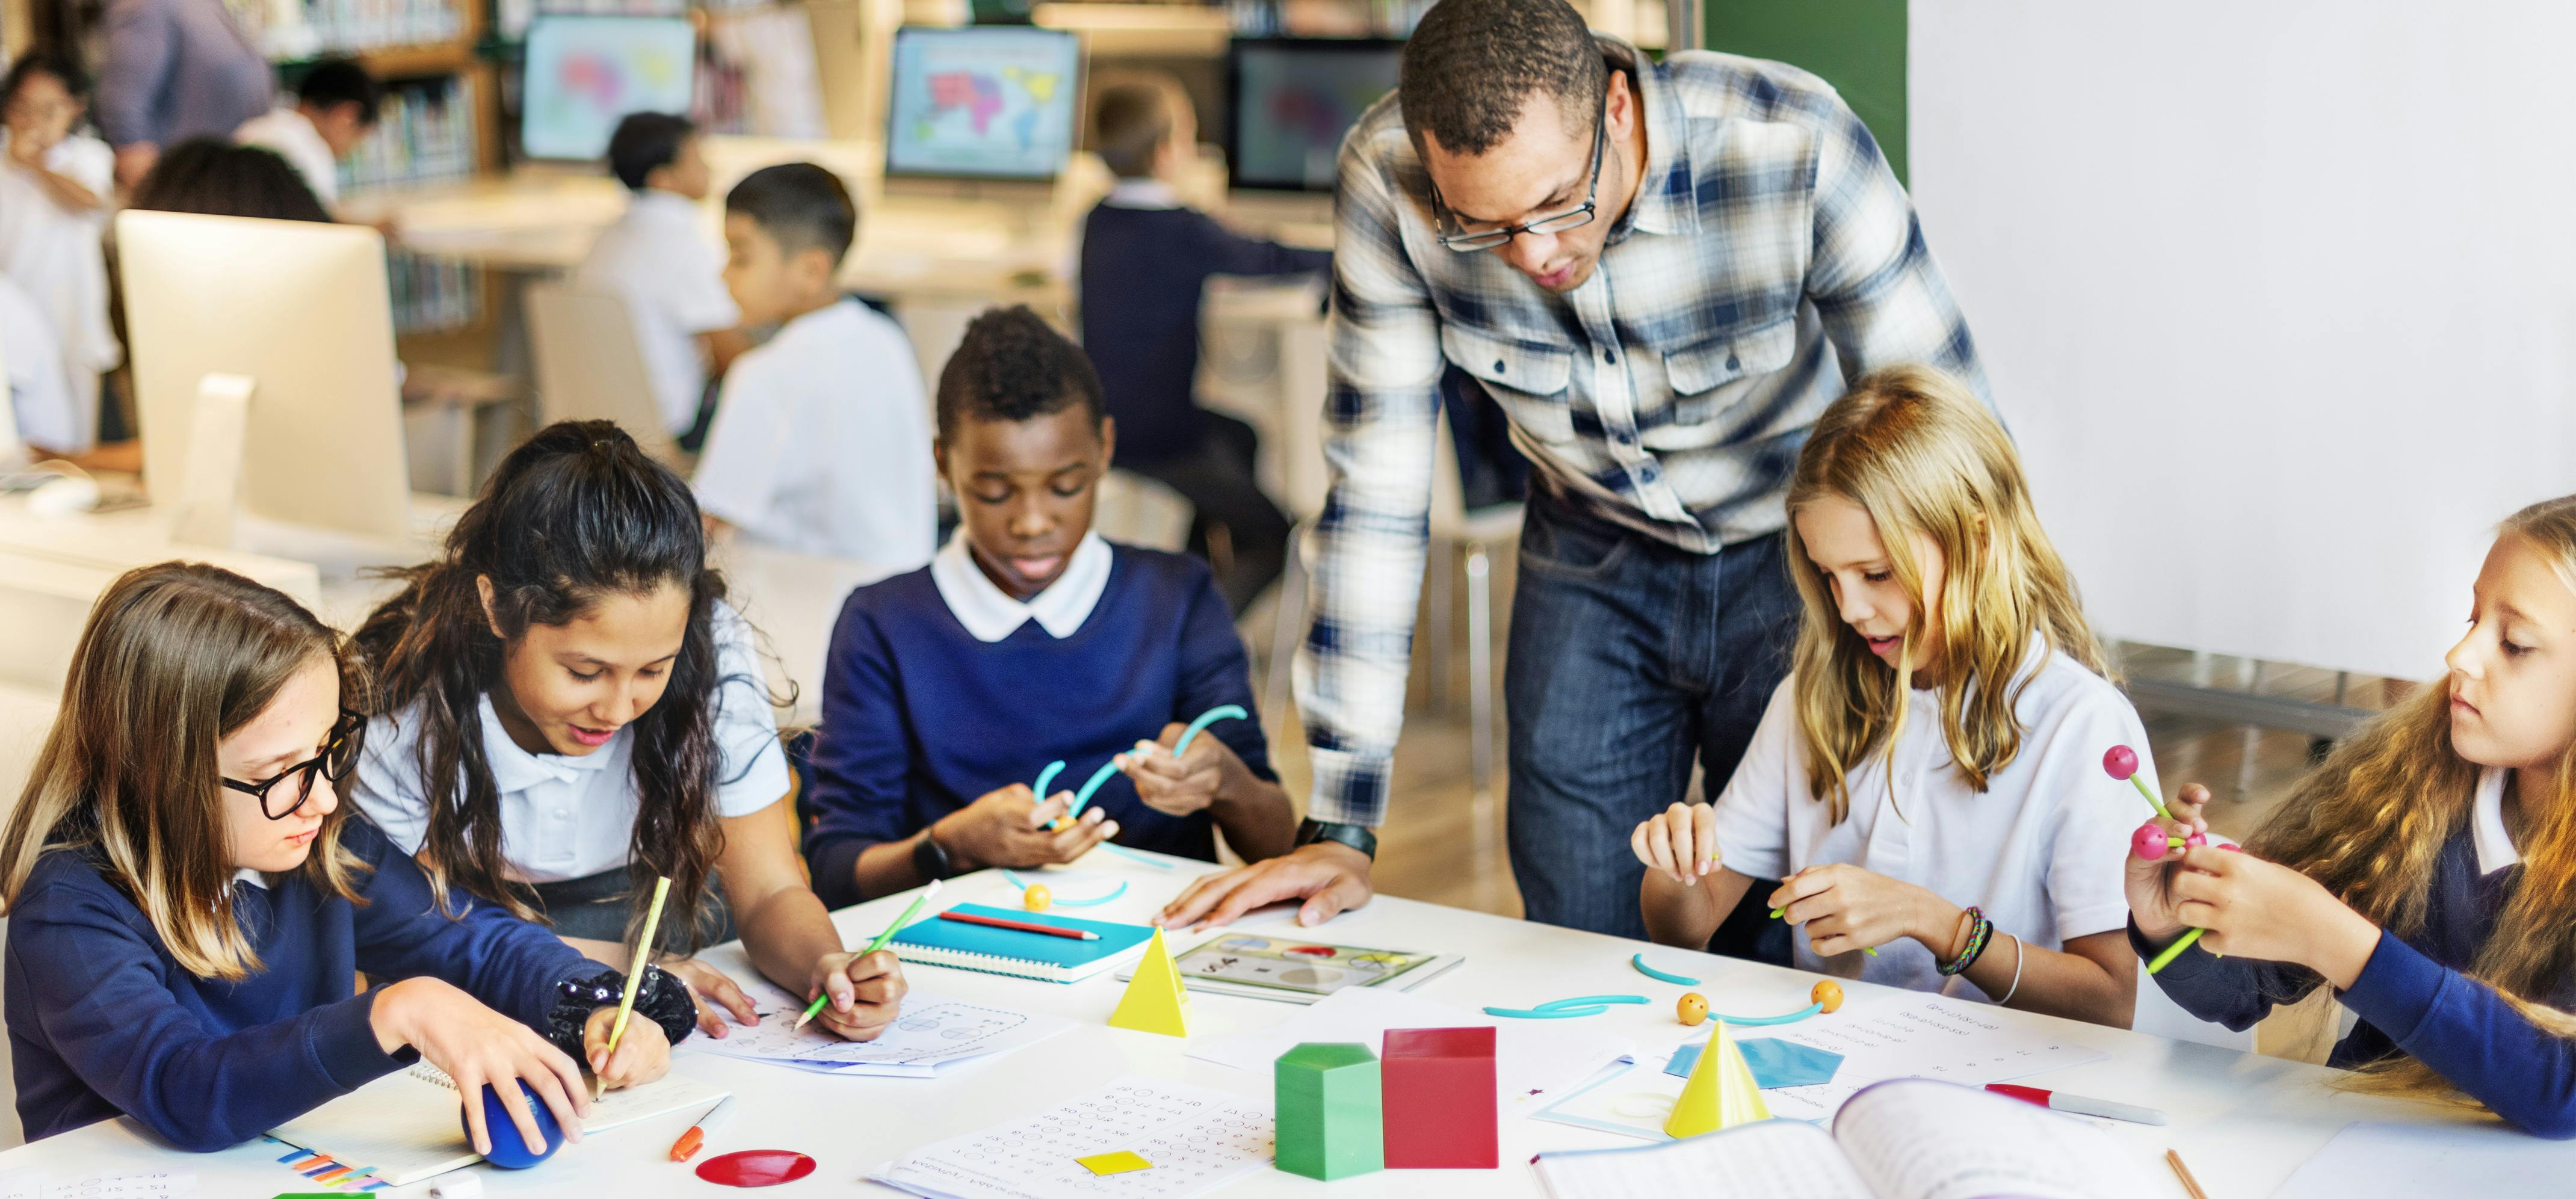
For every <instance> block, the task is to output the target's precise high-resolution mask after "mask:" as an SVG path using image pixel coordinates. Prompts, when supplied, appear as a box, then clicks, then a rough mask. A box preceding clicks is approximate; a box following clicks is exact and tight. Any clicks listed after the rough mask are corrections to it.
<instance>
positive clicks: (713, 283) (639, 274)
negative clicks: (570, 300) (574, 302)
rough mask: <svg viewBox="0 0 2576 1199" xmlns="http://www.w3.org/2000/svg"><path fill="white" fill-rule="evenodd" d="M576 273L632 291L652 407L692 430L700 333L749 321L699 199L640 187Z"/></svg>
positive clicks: (577, 278)
mask: <svg viewBox="0 0 2576 1199" xmlns="http://www.w3.org/2000/svg"><path fill="white" fill-rule="evenodd" d="M573 281H574V282H575V283H576V284H578V285H580V286H582V287H586V288H592V289H596V290H600V291H609V292H614V293H616V294H617V295H619V296H621V297H623V298H624V299H625V301H626V311H627V315H628V318H629V319H631V320H632V321H634V323H635V344H636V345H637V347H638V348H640V349H641V350H642V351H643V354H644V370H645V376H646V378H647V379H649V380H650V381H651V383H652V387H653V407H654V409H655V411H658V412H660V413H661V414H662V423H663V425H664V426H665V427H667V428H669V429H670V431H671V432H673V433H685V432H687V431H688V429H689V426H690V425H691V424H693V423H695V422H696V421H697V417H698V397H699V396H700V395H701V394H703V393H704V392H705V391H706V387H707V363H706V357H705V356H704V355H703V354H701V353H699V351H698V343H697V340H696V339H697V335H698V334H701V333H713V332H715V331H717V330H719V329H730V328H733V327H734V326H736V325H739V324H741V323H742V312H741V310H740V309H737V308H736V307H734V302H733V295H732V294H731V293H729V292H727V291H726V290H725V283H724V254H723V253H722V252H721V251H720V250H719V249H718V248H717V246H716V245H715V243H714V242H712V241H710V240H709V239H708V237H707V231H706V222H705V217H704V215H703V214H702V213H701V212H700V210H699V208H698V205H697V203H696V202H695V201H692V200H690V199H689V198H688V197H686V196H682V195H679V194H677V193H675V192H666V191H661V190H658V189H654V188H647V189H645V190H643V191H640V192H636V193H634V195H633V197H632V198H630V199H629V200H628V201H627V202H626V213H625V215H623V216H621V217H619V218H617V223H616V224H614V225H611V226H609V227H608V229H607V230H606V231H605V232H603V233H601V234H600V235H599V240H597V241H594V242H592V243H591V244H590V254H589V255H588V256H587V257H585V258H583V259H582V262H581V267H580V269H578V270H576V271H574V272H573Z"/></svg>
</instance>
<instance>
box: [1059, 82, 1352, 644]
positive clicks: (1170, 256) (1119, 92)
mask: <svg viewBox="0 0 2576 1199" xmlns="http://www.w3.org/2000/svg"><path fill="white" fill-rule="evenodd" d="M1092 141H1093V144H1094V145H1095V146H1097V147H1098V149H1099V152H1100V157H1101V160H1102V161H1103V162H1106V163H1107V164H1109V169H1110V170H1112V171H1115V172H1117V174H1118V185H1117V186H1116V187H1115V188H1113V189H1111V191H1110V193H1109V196H1108V198H1107V199H1104V200H1102V201H1101V202H1100V204H1099V206H1098V207H1096V208H1093V209H1092V210H1091V215H1090V216H1089V217H1087V218H1085V219H1084V221H1083V223H1082V265H1081V279H1082V345H1083V348H1084V350H1086V351H1087V352H1089V353H1090V355H1091V361H1092V364H1093V365H1094V366H1096V367H1098V368H1099V370H1100V385H1101V389H1102V391H1103V392H1105V393H1106V394H1107V395H1108V397H1109V414H1110V415H1111V416H1113V417H1116V418H1117V420H1118V425H1119V427H1120V428H1121V429H1123V430H1125V434H1126V437H1125V441H1124V442H1123V444H1121V445H1120V446H1119V458H1118V465H1120V466H1122V467H1124V468H1126V469H1128V470H1132V471H1135V472H1137V473H1139V474H1143V475H1147V476H1150V477H1152V478H1155V479H1160V480H1162V481H1163V482H1164V483H1166V484H1169V485H1170V486H1171V488H1172V489H1173V490H1175V491H1178V492H1180V493H1181V495H1182V496H1184V497H1185V498H1187V499H1188V500H1189V501H1190V504H1191V505H1192V506H1193V507H1194V508H1195V509H1196V510H1197V513H1196V516H1195V518H1194V519H1193V520H1192V521H1191V525H1190V548H1191V549H1192V550H1193V551H1195V552H1196V553H1198V554H1199V555H1201V556H1202V557H1206V556H1208V555H1209V537H1210V534H1211V533H1212V532H1214V531H1216V530H1219V529H1222V530H1223V533H1222V534H1221V536H1222V538H1223V540H1224V544H1225V547H1226V550H1225V552H1224V553H1221V554H1218V555H1216V556H1215V558H1214V559H1212V560H1222V562H1223V564H1224V568H1223V569H1222V571H1221V572H1220V573H1219V575H1218V577H1217V585H1218V587H1219V588H1220V589H1221V590H1223V591H1224V593H1225V600H1226V604H1227V606H1228V607H1230V608H1232V609H1233V610H1234V611H1236V612H1238V613H1239V612H1241V611H1243V609H1244V608H1245V606H1247V605H1249V604H1250V603H1251V602H1252V600H1253V598H1254V597H1255V596H1258V595H1260V594H1261V590H1262V589H1263V588H1265V587H1268V586H1269V585H1270V584H1271V582H1272V580H1275V579H1277V578H1278V577H1279V572H1280V571H1281V569H1282V568H1283V567H1284V566H1285V565H1286V564H1287V560H1288V558H1287V555H1288V529H1289V521H1288V516H1287V514H1286V513H1284V512H1281V511H1280V510H1279V505H1278V504H1276V503H1273V502H1272V501H1271V499H1270V497H1269V496H1267V495H1264V494H1262V491H1261V486H1260V484H1259V483H1258V482H1256V481H1255V480H1254V477H1253V462H1254V460H1255V456H1256V454H1257V453H1258V451H1259V448H1260V447H1259V437H1258V436H1257V435H1256V434H1255V433H1254V432H1253V429H1252V426H1250V425H1247V424H1245V423H1243V422H1242V421H1239V420H1236V419H1235V418H1233V417H1230V416H1225V415H1222V414H1219V413H1214V412H1209V411H1207V410H1206V409H1204V408H1201V407H1199V404H1198V399H1197V396H1196V394H1195V390H1194V389H1195V385H1196V381H1197V379H1198V368H1199V304H1200V300H1201V297H1202V296H1203V295H1204V293H1205V292H1206V290H1207V280H1208V276H1210V275H1289V274H1300V273H1304V272H1308V271H1323V270H1329V269H1331V268H1332V265H1333V256H1332V255H1331V254H1330V253H1327V252H1325V251H1322V250H1296V249H1290V248H1288V247H1286V246H1282V245H1278V244H1275V243H1272V242H1268V241H1263V240H1260V239H1258V238H1250V237H1244V236H1242V235H1240V234H1237V233H1234V232H1233V231H1231V230H1229V229H1227V228H1226V227H1225V226H1223V225H1220V224H1218V223H1216V221H1215V220H1214V219H1212V218H1210V217H1209V216H1208V215H1207V214H1206V213H1203V212H1200V211H1198V210H1196V209H1193V208H1190V207H1188V206H1187V205H1185V204H1183V203H1182V202H1181V197H1180V193H1179V192H1177V191H1175V190H1173V186H1172V185H1173V183H1174V182H1175V181H1177V180H1178V179H1179V178H1180V177H1181V172H1182V171H1183V170H1185V169H1186V168H1187V167H1188V166H1189V165H1190V164H1191V163H1193V162H1195V161H1197V158H1198V127H1197V120H1196V118H1195V117H1194V116H1193V115H1192V113H1191V111H1190V105H1189V100H1188V97H1186V96H1185V95H1183V94H1182V93H1181V90H1180V86H1179V85H1178V84H1177V83H1172V82H1170V81H1168V80H1166V81H1162V82H1158V83H1135V84H1122V85H1120V86H1116V87H1111V88H1107V89H1104V90H1103V91H1102V92H1101V93H1100V98H1099V99H1098V100H1097V101H1096V102H1095V103H1094V106H1093V109H1092Z"/></svg>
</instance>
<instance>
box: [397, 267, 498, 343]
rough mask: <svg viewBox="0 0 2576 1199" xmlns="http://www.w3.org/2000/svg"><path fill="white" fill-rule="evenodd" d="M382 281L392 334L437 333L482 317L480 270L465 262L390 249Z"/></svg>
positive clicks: (470, 322) (459, 327) (464, 325)
mask: <svg viewBox="0 0 2576 1199" xmlns="http://www.w3.org/2000/svg"><path fill="white" fill-rule="evenodd" d="M385 282H386V285H387V289H388V290H389V291H391V292H392V293H393V304H394V332H395V333H398V334H401V333H439V332H444V331H447V330H451V329H462V328H465V327H467V326H469V325H472V324H474V323H475V322H476V321H478V320H480V319H481V318H482V315H483V288H482V278H481V272H480V270H478V269H477V268H475V267H472V266H469V265H467V264H465V263H462V262H458V261H456V260H454V259H451V258H424V257H422V256H420V255H418V254H412V253H408V252H405V251H402V250H394V251H390V252H388V253H387V254H386V255H385Z"/></svg>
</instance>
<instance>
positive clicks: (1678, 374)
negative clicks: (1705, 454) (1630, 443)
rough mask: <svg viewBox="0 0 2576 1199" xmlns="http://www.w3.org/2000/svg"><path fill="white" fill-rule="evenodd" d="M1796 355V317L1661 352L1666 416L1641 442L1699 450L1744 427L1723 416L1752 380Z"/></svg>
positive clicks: (1739, 400) (1775, 370)
mask: <svg viewBox="0 0 2576 1199" xmlns="http://www.w3.org/2000/svg"><path fill="white" fill-rule="evenodd" d="M1797 353H1798V321H1797V318H1796V317H1794V316H1782V317H1780V318H1779V319H1777V320H1774V321H1771V322H1770V323H1768V324H1762V325H1755V326H1753V327H1751V328H1744V327H1737V328H1731V329H1728V330H1726V331H1724V332H1722V333H1719V334H1717V335H1716V336H1713V337H1705V338H1702V339H1700V340H1698V341H1695V342H1692V343H1690V344H1688V345H1684V346H1682V347H1680V348H1678V349H1672V350H1666V351H1664V355H1663V358H1664V382H1665V386H1666V387H1668V388H1670V390H1671V399H1670V401H1669V402H1670V403H1671V404H1672V411H1671V413H1670V418H1669V419H1667V420H1664V421H1660V422H1657V423H1656V426H1655V427H1654V428H1653V429H1652V430H1650V431H1649V432H1648V433H1647V434H1646V436H1645V438H1644V440H1645V443H1646V445H1647V447H1648V448H1651V449H1657V450H1685V449H1698V448H1701V447H1705V446H1709V445H1714V444H1716V443H1718V442H1720V441H1723V440H1725V439H1727V438H1729V437H1732V436H1736V435H1738V434H1740V433H1741V432H1742V431H1741V430H1740V429H1738V428H1737V427H1736V425H1737V422H1734V421H1727V420H1724V419H1722V418H1724V417H1725V415H1726V414H1727V413H1728V412H1729V411H1731V410H1732V409H1734V408H1735V407H1736V406H1737V405H1739V404H1741V403H1742V402H1743V401H1744V398H1745V396H1746V394H1747V393H1748V392H1750V391H1751V390H1753V389H1752V387H1751V386H1749V385H1750V384H1754V383H1757V382H1758V381H1760V380H1762V379H1765V378H1768V377H1770V376H1771V375H1773V374H1776V373H1778V372H1780V371H1782V370H1784V369H1786V368H1787V367H1788V366H1789V364H1790V361H1791V360H1792V359H1794V358H1796V357H1797Z"/></svg>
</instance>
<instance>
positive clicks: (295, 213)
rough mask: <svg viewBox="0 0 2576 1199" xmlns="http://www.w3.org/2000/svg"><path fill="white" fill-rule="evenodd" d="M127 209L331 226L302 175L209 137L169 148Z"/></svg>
mask: <svg viewBox="0 0 2576 1199" xmlns="http://www.w3.org/2000/svg"><path fill="white" fill-rule="evenodd" d="M131 207H134V208H140V209H143V210H145V211H147V212H194V213H200V214H203V215H206V216H248V217H262V218H265V219H268V220H273V221H320V222H322V223H324V224H329V223H330V221H331V214H330V212H329V211H327V210H325V209H324V208H323V207H322V201H320V200H318V199H315V198H314V196H313V189H312V188H310V187H308V186H306V185H305V183H304V176H302V175H299V174H296V173H295V168H294V167H291V166H288V165H286V160H285V159H283V158H280V157H278V156H277V154H276V152H274V151H271V150H267V149H263V148H261V147H258V146H236V145H234V144H232V143H231V142H228V141H223V140H220V139H217V138H211V137H200V138H192V139H190V140H188V141H184V142H181V143H179V144H178V145H175V146H172V147H170V149H169V151H168V152H166V153H164V154H162V155H161V158H160V160H159V161H157V162H155V163H153V164H152V171H151V173H150V174H147V175H145V176H144V177H143V182H141V183H138V184H136V185H135V187H134V199H133V201H132V203H131Z"/></svg>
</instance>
